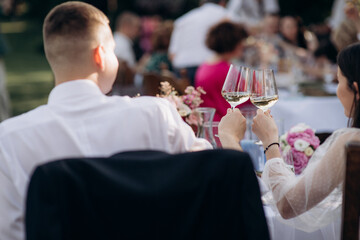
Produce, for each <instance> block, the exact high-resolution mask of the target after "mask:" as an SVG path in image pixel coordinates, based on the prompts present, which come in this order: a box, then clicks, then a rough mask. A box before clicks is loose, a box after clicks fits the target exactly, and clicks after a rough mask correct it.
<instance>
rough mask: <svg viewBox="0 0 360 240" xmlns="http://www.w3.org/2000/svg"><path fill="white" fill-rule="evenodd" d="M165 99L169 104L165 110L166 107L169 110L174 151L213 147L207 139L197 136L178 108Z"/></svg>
mask: <svg viewBox="0 0 360 240" xmlns="http://www.w3.org/2000/svg"><path fill="white" fill-rule="evenodd" d="M163 100H164V101H165V102H166V105H168V107H166V108H163V110H164V111H165V109H166V111H167V113H166V115H167V118H168V119H167V124H168V129H169V130H168V131H169V134H168V136H169V142H170V145H171V148H172V153H180V152H187V151H200V150H205V149H212V146H211V144H210V143H209V142H208V141H207V140H206V139H203V138H197V137H196V136H195V133H194V131H193V130H192V128H191V127H190V126H189V125H188V124H187V123H185V121H184V120H183V119H182V118H181V116H180V114H179V113H178V111H177V110H176V108H175V107H174V106H173V105H171V104H170V102H169V101H167V100H165V99H163Z"/></svg>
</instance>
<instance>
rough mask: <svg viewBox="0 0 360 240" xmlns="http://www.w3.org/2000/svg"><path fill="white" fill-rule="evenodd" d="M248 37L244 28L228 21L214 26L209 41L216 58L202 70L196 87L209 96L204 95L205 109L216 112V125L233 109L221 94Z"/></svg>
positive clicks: (205, 63)
mask: <svg viewBox="0 0 360 240" xmlns="http://www.w3.org/2000/svg"><path fill="white" fill-rule="evenodd" d="M247 36H248V34H247V32H246V30H245V28H244V27H243V26H242V25H240V24H237V23H232V22H230V21H224V22H221V23H219V24H217V25H215V26H213V27H212V28H211V29H210V30H209V33H208V35H207V37H206V45H207V46H208V48H210V49H211V50H213V51H214V52H215V53H216V54H215V56H213V57H211V58H210V59H208V60H207V61H206V62H204V63H203V64H202V65H200V67H199V68H198V70H197V72H196V76H195V86H196V87H199V86H200V87H202V88H203V89H204V90H205V92H206V94H204V95H201V98H202V100H203V101H204V102H203V103H202V104H201V107H213V108H215V109H216V112H215V116H214V121H220V119H221V118H222V117H223V116H224V115H226V111H227V109H228V108H229V103H228V102H227V101H226V100H225V99H224V98H223V97H222V95H221V90H222V87H223V84H224V81H225V78H226V75H227V73H228V71H229V68H230V64H231V61H232V60H233V59H234V58H238V57H240V56H241V54H242V50H243V43H244V40H245V39H246V38H247Z"/></svg>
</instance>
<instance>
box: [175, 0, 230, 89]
mask: <svg viewBox="0 0 360 240" xmlns="http://www.w3.org/2000/svg"><path fill="white" fill-rule="evenodd" d="M226 2H227V0H201V1H200V6H199V7H198V8H195V9H193V10H191V11H189V12H188V13H186V14H184V15H183V16H181V17H180V18H178V19H176V21H175V23H174V30H173V33H172V36H171V41H170V46H169V55H170V59H171V61H172V63H173V66H174V68H175V71H176V72H177V73H178V75H181V74H180V72H181V71H182V70H184V69H185V70H186V74H187V77H188V78H189V79H190V82H191V84H192V85H193V84H194V77H195V72H196V70H197V68H198V66H199V65H200V64H202V63H203V62H204V61H206V60H207V59H209V58H210V57H211V56H213V55H214V53H213V52H212V51H211V50H210V49H208V48H207V47H206V45H205V38H206V34H207V32H208V30H209V29H210V27H211V26H213V25H214V24H216V23H219V22H220V21H221V20H223V19H225V18H228V11H227V10H226V8H225V5H226Z"/></svg>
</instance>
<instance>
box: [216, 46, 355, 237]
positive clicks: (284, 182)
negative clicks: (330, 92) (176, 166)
mask: <svg viewBox="0 0 360 240" xmlns="http://www.w3.org/2000/svg"><path fill="white" fill-rule="evenodd" d="M359 65H360V44H354V45H351V46H349V47H347V48H345V49H344V50H342V51H341V52H340V53H339V55H338V73H337V75H338V81H339V85H338V88H337V96H338V98H339V100H340V101H341V103H342V105H343V107H344V112H345V115H346V116H347V117H349V127H348V128H343V129H339V130H337V131H335V132H334V133H333V134H332V135H331V136H330V137H329V138H328V139H327V140H326V141H325V142H324V143H323V144H322V145H321V146H320V147H319V148H318V149H316V151H315V153H314V154H313V155H312V157H311V159H310V161H309V164H308V165H307V167H306V168H305V170H304V171H303V172H302V174H301V175H299V176H295V174H294V173H293V172H292V171H291V170H290V169H289V168H288V167H287V166H286V165H285V163H284V161H283V160H282V159H281V155H280V150H279V148H278V141H279V140H278V139H279V137H278V129H277V127H276V124H275V121H274V119H273V118H272V116H271V115H270V112H269V111H267V112H263V111H262V110H258V111H257V115H256V116H255V117H254V119H253V125H252V131H253V132H254V133H255V134H256V135H257V137H258V138H259V139H260V140H261V141H262V142H263V145H264V148H265V149H267V150H266V159H268V160H267V162H266V164H265V168H264V171H263V174H262V180H263V181H264V182H265V183H266V184H267V186H268V187H269V189H270V190H271V194H272V196H273V203H274V206H276V209H277V210H278V211H279V213H280V214H281V216H282V217H283V218H285V219H289V218H292V219H291V220H286V221H285V222H286V223H290V224H291V223H292V224H294V225H295V226H296V228H300V229H302V230H305V231H308V232H311V231H314V230H317V229H319V228H321V227H323V226H325V225H327V224H329V223H336V221H335V220H338V219H341V210H342V209H341V205H342V183H343V181H344V178H345V176H344V173H345V160H346V155H345V144H346V143H347V142H349V141H360V129H359V128H360V104H359V99H360V95H359V84H360V68H359V67H358V66H359ZM334 114H338V113H334ZM314 117H316V116H314ZM243 121H244V118H243V116H242V115H241V113H240V112H239V111H232V110H228V114H227V115H226V117H224V118H223V119H222V120H221V122H220V125H219V136H220V140H221V141H222V145H223V147H227V146H229V147H232V148H234V146H235V147H237V149H241V148H240V146H239V144H237V145H235V143H236V142H239V141H238V140H239V136H240V137H241V136H242V134H243V133H242V132H243V131H245V129H243V128H244V126H243V124H239V122H243ZM234 123H238V124H234ZM239 129H241V130H239ZM235 133H238V134H237V135H236V134H235ZM239 133H241V134H239ZM223 142H224V143H225V144H224V143H223ZM337 227H339V225H338V226H337Z"/></svg>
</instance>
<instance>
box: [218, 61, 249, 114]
mask: <svg viewBox="0 0 360 240" xmlns="http://www.w3.org/2000/svg"><path fill="white" fill-rule="evenodd" d="M249 72H250V69H249V68H247V67H243V66H235V65H233V64H232V65H231V66H230V68H229V71H228V74H227V76H226V79H225V82H224V85H223V88H222V91H221V94H222V96H223V97H224V98H225V100H226V101H227V102H228V103H229V104H230V105H231V108H232V109H234V108H235V107H236V106H237V105H239V104H242V103H244V102H246V101H247V100H248V99H249V94H250V88H249Z"/></svg>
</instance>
